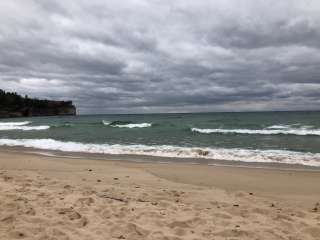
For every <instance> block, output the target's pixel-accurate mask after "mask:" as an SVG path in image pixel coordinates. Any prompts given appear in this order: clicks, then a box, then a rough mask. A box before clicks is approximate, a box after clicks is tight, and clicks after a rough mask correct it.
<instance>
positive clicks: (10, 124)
mask: <svg viewBox="0 0 320 240" xmlns="http://www.w3.org/2000/svg"><path fill="white" fill-rule="evenodd" d="M30 123H31V122H29V121H24V122H0V127H1V126H24V125H28V124H30Z"/></svg>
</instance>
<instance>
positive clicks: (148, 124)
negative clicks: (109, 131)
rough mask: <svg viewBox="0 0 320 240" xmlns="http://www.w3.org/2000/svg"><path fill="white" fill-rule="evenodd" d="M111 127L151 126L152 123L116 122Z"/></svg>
mask: <svg viewBox="0 0 320 240" xmlns="http://www.w3.org/2000/svg"><path fill="white" fill-rule="evenodd" d="M111 126H112V127H118V128H146V127H151V126H152V123H129V124H123V125H121V124H117V125H111Z"/></svg>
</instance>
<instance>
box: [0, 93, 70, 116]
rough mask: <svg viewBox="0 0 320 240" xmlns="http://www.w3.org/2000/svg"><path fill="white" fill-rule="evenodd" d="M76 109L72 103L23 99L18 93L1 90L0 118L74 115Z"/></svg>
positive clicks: (26, 97)
mask: <svg viewBox="0 0 320 240" xmlns="http://www.w3.org/2000/svg"><path fill="white" fill-rule="evenodd" d="M75 112H76V109H75V107H74V106H73V104H72V102H71V101H51V100H41V99H37V98H29V97H28V96H25V97H22V96H20V95H19V94H17V93H16V92H5V91H3V90H1V89H0V117H1V115H2V116H3V117H10V116H41V115H74V114H75Z"/></svg>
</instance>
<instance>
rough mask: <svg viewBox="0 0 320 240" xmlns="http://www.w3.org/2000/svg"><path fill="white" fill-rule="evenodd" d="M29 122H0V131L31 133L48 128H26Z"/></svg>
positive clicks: (47, 127)
mask: <svg viewBox="0 0 320 240" xmlns="http://www.w3.org/2000/svg"><path fill="white" fill-rule="evenodd" d="M30 123H31V122H28V121H25V122H1V123H0V131H11V130H22V131H32V130H46V129H49V128H50V126H46V125H44V126H26V125H28V124H30Z"/></svg>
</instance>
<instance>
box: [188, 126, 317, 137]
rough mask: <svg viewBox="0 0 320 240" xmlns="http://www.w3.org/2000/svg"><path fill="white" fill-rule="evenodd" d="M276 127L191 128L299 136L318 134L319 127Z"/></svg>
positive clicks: (201, 131)
mask: <svg viewBox="0 0 320 240" xmlns="http://www.w3.org/2000/svg"><path fill="white" fill-rule="evenodd" d="M277 127H278V129H275V128H276V127H275V126H272V128H270V127H268V128H267V129H221V128H218V129H203V128H191V131H192V132H198V133H204V134H210V133H219V134H257V135H259V134H261V135H279V134H283V135H300V136H307V135H313V136H320V129H309V128H289V127H288V128H285V127H284V126H282V127H281V129H280V127H279V126H277Z"/></svg>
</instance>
